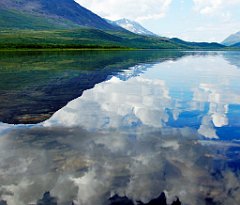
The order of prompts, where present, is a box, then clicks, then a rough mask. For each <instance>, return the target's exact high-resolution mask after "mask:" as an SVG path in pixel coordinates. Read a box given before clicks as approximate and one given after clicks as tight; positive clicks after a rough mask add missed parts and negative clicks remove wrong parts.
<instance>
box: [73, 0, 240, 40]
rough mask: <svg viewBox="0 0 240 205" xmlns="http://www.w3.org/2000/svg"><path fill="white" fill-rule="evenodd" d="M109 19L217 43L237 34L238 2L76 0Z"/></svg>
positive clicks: (238, 28)
mask: <svg viewBox="0 0 240 205" xmlns="http://www.w3.org/2000/svg"><path fill="white" fill-rule="evenodd" d="M76 1H77V2H78V3H80V4H81V5H82V6H85V7H86V8H88V9H90V10H92V11H93V12H95V13H97V14H98V15H100V16H102V17H104V18H108V19H111V20H117V19H120V18H128V19H131V20H136V21H138V22H140V23H141V24H142V25H143V26H144V27H146V28H147V29H149V30H151V31H152V32H155V33H157V34H159V35H162V36H168V37H179V38H182V39H184V40H189V41H209V42H212V41H217V42H221V41H223V40H224V39H225V38H226V37H228V36H229V35H230V34H233V33H236V32H238V31H240V0H101V1H99V0H76Z"/></svg>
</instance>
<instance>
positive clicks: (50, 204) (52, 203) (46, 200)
mask: <svg viewBox="0 0 240 205" xmlns="http://www.w3.org/2000/svg"><path fill="white" fill-rule="evenodd" d="M37 205H57V199H56V198H55V197H52V196H51V194H50V192H45V193H44V194H43V198H42V199H39V200H38V201H37Z"/></svg>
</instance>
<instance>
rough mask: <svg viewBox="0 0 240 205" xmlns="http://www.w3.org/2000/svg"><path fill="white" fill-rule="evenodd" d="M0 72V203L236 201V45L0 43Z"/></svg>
mask: <svg viewBox="0 0 240 205" xmlns="http://www.w3.org/2000/svg"><path fill="white" fill-rule="evenodd" d="M0 80H1V81H0V204H1V205H6V204H7V205H30V204H31V205H33V204H37V205H46V204H48V205H53V204H54V205H55V204H58V205H71V204H75V205H94V204H96V205H108V204H112V205H113V204H122V205H123V204H124V203H123V202H122V203H117V201H118V200H120V199H122V200H125V202H126V201H128V202H129V201H131V203H136V201H141V203H142V204H147V203H148V202H149V201H151V200H153V199H156V198H157V197H158V196H159V195H160V194H161V193H162V192H164V193H165V195H166V197H167V202H168V204H171V203H172V202H173V201H174V200H176V197H179V199H180V201H181V202H182V204H183V205H221V204H222V205H239V203H240V52H238V51H221V52H220V51H212V52H200V51H198V52H197V51H196V52H188V51H150V50H149V51H66V52H63V51H62V52H60V51H59V52H39V51H38V52H37V51H34V52H23V51H22V52H1V53H0ZM48 191H49V192H50V194H49V193H48ZM44 193H45V194H44ZM43 195H44V196H43ZM41 199H42V200H41ZM46 200H49V201H51V202H46ZM114 200H115V202H114ZM131 203H128V204H131ZM125 204H127V203H125Z"/></svg>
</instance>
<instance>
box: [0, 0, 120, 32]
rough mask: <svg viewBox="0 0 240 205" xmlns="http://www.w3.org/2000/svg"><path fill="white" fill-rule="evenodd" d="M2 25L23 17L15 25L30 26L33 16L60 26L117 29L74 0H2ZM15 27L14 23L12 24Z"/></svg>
mask: <svg viewBox="0 0 240 205" xmlns="http://www.w3.org/2000/svg"><path fill="white" fill-rule="evenodd" d="M0 8H1V12H0V19H2V21H0V27H7V26H4V21H3V20H5V24H7V23H8V21H7V19H13V20H14V18H23V19H26V21H19V24H20V25H21V24H23V25H22V26H20V25H18V24H16V25H15V27H24V24H26V27H28V22H29V21H30V22H31V20H32V19H31V18H33V19H34V18H37V19H38V23H39V24H41V22H42V23H43V22H45V21H46V18H47V21H48V22H49V24H55V26H56V25H59V27H64V26H65V27H69V26H70V27H74V26H82V27H91V28H97V29H106V30H116V29H117V28H116V26H113V25H111V24H109V23H107V22H106V21H105V20H104V19H102V18H101V17H99V16H98V15H96V14H94V13H93V12H91V11H90V10H88V9H86V8H84V7H82V6H80V5H79V4H78V3H76V2H75V1H74V0H31V1H30V0H17V1H16V0H14V1H13V0H1V1H0ZM12 26H13V27H14V25H12Z"/></svg>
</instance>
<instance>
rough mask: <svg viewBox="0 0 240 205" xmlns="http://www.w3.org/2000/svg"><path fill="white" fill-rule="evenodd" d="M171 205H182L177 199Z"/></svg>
mask: <svg viewBox="0 0 240 205" xmlns="http://www.w3.org/2000/svg"><path fill="white" fill-rule="evenodd" d="M172 205H182V203H181V201H180V200H179V198H177V200H176V201H174V202H173V203H172Z"/></svg>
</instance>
